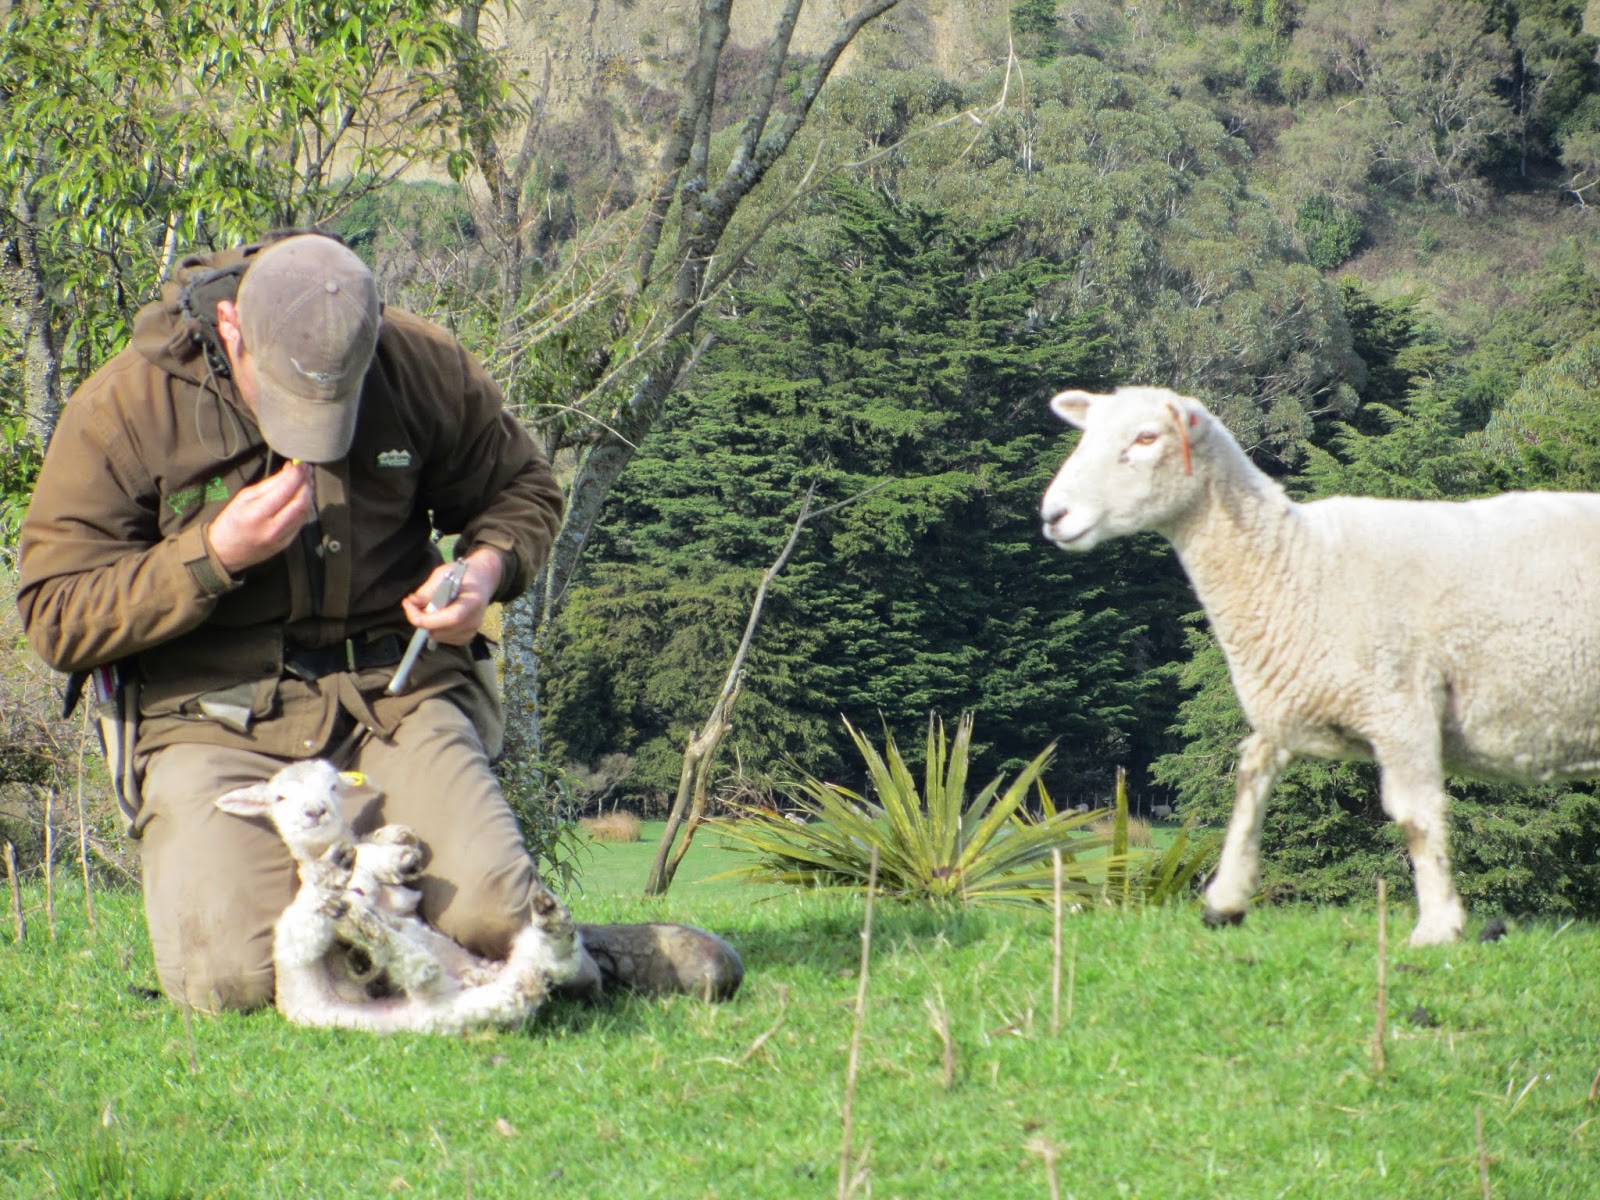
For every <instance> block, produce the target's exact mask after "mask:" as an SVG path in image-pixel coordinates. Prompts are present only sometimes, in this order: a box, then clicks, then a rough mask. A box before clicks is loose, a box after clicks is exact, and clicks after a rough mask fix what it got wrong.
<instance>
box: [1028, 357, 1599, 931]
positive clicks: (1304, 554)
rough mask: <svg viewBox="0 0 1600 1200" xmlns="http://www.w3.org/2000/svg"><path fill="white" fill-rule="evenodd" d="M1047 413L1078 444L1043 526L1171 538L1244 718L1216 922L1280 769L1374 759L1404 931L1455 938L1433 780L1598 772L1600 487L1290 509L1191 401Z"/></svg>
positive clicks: (1247, 882) (1085, 545)
mask: <svg viewBox="0 0 1600 1200" xmlns="http://www.w3.org/2000/svg"><path fill="white" fill-rule="evenodd" d="M1050 406H1051V408H1052V409H1053V410H1054V411H1055V413H1056V414H1057V415H1058V416H1060V417H1061V418H1062V419H1063V420H1065V421H1067V422H1068V423H1070V424H1072V425H1076V426H1077V427H1078V428H1080V429H1082V430H1083V437H1082V439H1081V440H1080V441H1079V443H1078V446H1077V448H1076V449H1075V450H1074V451H1073V452H1072V455H1071V456H1070V457H1069V458H1068V459H1067V461H1066V463H1065V464H1063V466H1062V467H1061V470H1060V471H1059V472H1058V473H1057V475H1056V477H1055V479H1054V480H1053V481H1052V482H1051V484H1050V487H1049V489H1048V490H1047V491H1046V492H1045V495H1044V502H1043V505H1042V515H1043V519H1044V533H1045V536H1046V537H1048V538H1049V539H1050V540H1051V541H1053V542H1055V543H1056V544H1057V545H1058V546H1061V547H1062V548H1064V549H1069V550H1088V549H1089V548H1091V547H1093V546H1096V545H1098V544H1099V543H1101V542H1103V541H1106V540H1107V539H1109V538H1114V537H1119V536H1121V535H1123V534H1128V533H1135V532H1138V531H1140V530H1154V531H1156V532H1158V533H1160V534H1162V535H1163V536H1164V537H1166V538H1167V540H1168V541H1170V542H1171V543H1172V545H1173V547H1174V548H1175V549H1176V550H1177V552H1178V557H1179V559H1180V560H1181V561H1182V563H1183V567H1184V570H1185V571H1187V572H1188V575H1189V580H1190V582H1191V583H1192V584H1193V585H1194V589H1195V592H1196V593H1197V594H1198V595H1199V597H1200V602H1201V603H1202V604H1203V605H1204V606H1205V610H1206V615H1207V616H1208V617H1209V619H1210V621H1211V626H1212V628H1213V629H1214V630H1215V632H1216V635H1217V639H1218V641H1219V642H1220V643H1221V645H1222V649H1223V652H1224V653H1225V654H1226V656H1227V660H1228V668H1229V672H1230V674H1231V677H1232V680H1233V686H1234V689H1235V690H1236V691H1237V692H1238V695H1239V701H1240V703H1241V705H1242V706H1243V708H1244V713H1245V716H1246V718H1247V719H1248V720H1249V722H1250V727H1251V729H1252V730H1253V732H1252V733H1251V734H1250V736H1249V737H1247V738H1246V739H1245V740H1244V742H1243V744H1242V745H1241V747H1240V759H1239V768H1238V794H1237V798H1236V800H1235V803H1234V810H1233V817H1232V819H1231V821H1230V822H1229V826H1228V834H1227V838H1226V840H1225V842H1224V844H1223V848H1222V857H1221V861H1220V862H1219V863H1218V865H1217V873H1216V876H1215V878H1214V879H1213V880H1212V881H1211V884H1210V886H1209V887H1208V888H1207V889H1206V920H1207V921H1208V922H1209V923H1212V924H1220V923H1234V922H1238V921H1240V920H1242V919H1243V916H1244V911H1245V907H1246V905H1247V904H1248V902H1249V900H1250V897H1251V895H1252V894H1253V893H1254V891H1255V889H1256V885H1257V883H1258V881H1259V874H1260V836H1261V819H1262V813H1263V806H1264V803H1265V801H1266V798H1267V794H1268V793H1269V792H1270V791H1271V789H1272V785H1273V783H1274V782H1275V781H1276V779H1277V777H1278V775H1279V773H1280V772H1281V771H1282V769H1283V768H1284V766H1285V765H1287V764H1288V762H1289V761H1290V760H1291V759H1292V758H1293V757H1294V756H1296V755H1312V756H1316V757H1321V758H1335V759H1351V758H1364V759H1371V760H1373V761H1375V762H1376V763H1377V764H1378V767H1379V770H1380V773H1381V777H1382V796H1383V807H1384V811H1385V812H1387V813H1388V814H1389V816H1390V817H1391V818H1392V819H1393V820H1394V821H1396V822H1397V823H1398V824H1399V825H1400V827H1401V829H1402V830H1404V832H1405V836H1406V843H1407V846H1408V847H1409V849H1410V852H1411V860H1412V864H1413V870H1414V873H1415V877H1416V886H1417V925H1416V928H1415V930H1414V931H1413V932H1412V934H1411V941H1412V944H1413V945H1428V944H1433V943H1440V942H1448V941H1451V940H1452V939H1454V938H1455V937H1457V936H1458V935H1459V934H1460V932H1461V928H1462V924H1463V922H1464V920H1465V914H1464V912H1463V910H1462V906H1461V900H1460V898H1459V897H1458V896H1457V894H1456V890H1455V886H1454V884H1453V882H1452V880H1451V878H1450V865H1449V857H1448V853H1447V850H1446V844H1445V843H1446V824H1445V805H1446V800H1447V796H1446V793H1445V790H1444V776H1445V774H1446V773H1447V772H1448V773H1455V774H1463V775H1472V776H1478V777H1484V778H1492V779H1509V780H1517V781H1545V780H1553V779H1576V778H1583V777H1589V776H1594V775H1596V774H1600V495H1586V494H1585V495H1578V494H1571V493H1554V492H1542V493H1513V494H1510V495H1504V496H1496V497H1492V498H1489V499H1484V500H1470V501H1465V502H1461V503H1448V502H1422V501H1407V500H1375V499H1364V498H1353V497H1336V498H1333V499H1328V500H1319V501H1316V502H1314V503H1309V504H1296V503H1293V502H1291V501H1290V500H1289V499H1288V498H1287V497H1286V496H1285V495H1284V494H1283V492H1282V490H1281V489H1280V488H1279V487H1278V486H1277V484H1275V483H1274V482H1273V481H1272V480H1270V479H1268V478H1267V476H1266V475H1264V474H1262V473H1261V472H1260V471H1259V470H1257V469H1256V467H1255V466H1254V465H1253V464H1252V463H1251V462H1250V460H1249V459H1248V458H1247V457H1246V455H1245V453H1244V451H1243V450H1241V449H1240V448H1239V445H1238V444H1237V443H1236V442H1235V441H1234V440H1233V438H1232V436H1231V435H1229V433H1228V431H1227V430H1226V429H1225V428H1224V427H1223V425H1222V423H1221V421H1219V420H1218V419H1217V418H1216V417H1214V416H1213V415H1212V414H1211V413H1209V412H1208V411H1206V409H1205V407H1204V406H1203V405H1202V404H1201V403H1200V402H1199V401H1197V400H1192V399H1189V398H1187V397H1183V396H1179V395H1176V394H1175V393H1173V392H1170V391H1167V390H1166V389H1163V388H1120V389H1118V390H1117V391H1116V393H1115V394H1114V395H1110V396H1102V395H1094V394H1090V393H1087V392H1075V391H1069V392H1062V393H1061V394H1060V395H1058V396H1056V397H1055V398H1054V399H1052V400H1051V402H1050Z"/></svg>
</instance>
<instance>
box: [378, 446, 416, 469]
mask: <svg viewBox="0 0 1600 1200" xmlns="http://www.w3.org/2000/svg"><path fill="white" fill-rule="evenodd" d="M378 465H379V466H380V467H389V468H391V469H394V468H403V467H409V466H410V465H411V451H409V450H384V451H382V452H381V453H380V454H379V455H378Z"/></svg>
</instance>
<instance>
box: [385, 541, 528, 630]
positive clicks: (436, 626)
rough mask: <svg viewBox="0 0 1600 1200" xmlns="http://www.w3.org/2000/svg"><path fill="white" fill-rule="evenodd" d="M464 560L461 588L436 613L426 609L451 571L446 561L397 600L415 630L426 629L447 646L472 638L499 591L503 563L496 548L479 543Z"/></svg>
mask: <svg viewBox="0 0 1600 1200" xmlns="http://www.w3.org/2000/svg"><path fill="white" fill-rule="evenodd" d="M466 563H467V573H466V574H465V575H463V576H462V577H461V590H460V591H459V592H457V593H456V598H455V599H454V600H453V601H451V602H450V603H449V604H447V605H446V606H445V607H444V608H441V609H439V611H438V612H428V611H427V609H428V601H429V600H430V599H431V598H432V596H433V591H434V589H435V588H437V587H438V586H439V583H440V581H441V580H443V579H444V577H445V574H446V573H447V572H448V571H449V570H450V564H448V563H441V564H440V565H439V566H437V567H435V568H434V571H433V574H431V575H429V576H428V578H427V579H426V580H424V581H423V584H422V586H421V587H419V588H418V589H417V590H416V591H414V592H412V593H411V594H410V595H409V596H407V597H406V598H405V599H403V600H402V601H401V602H400V603H401V605H402V606H403V607H404V608H405V611H406V620H408V621H410V622H411V623H412V624H413V625H414V626H416V627H417V628H418V629H426V630H427V631H428V633H429V634H430V635H432V637H433V638H434V640H435V641H440V642H443V643H445V644H446V645H448V646H465V645H466V644H467V643H468V642H470V641H471V640H472V637H473V635H474V634H475V633H477V632H478V629H479V627H480V626H481V625H482V624H483V617H484V614H485V613H486V612H488V611H489V605H490V604H491V603H492V602H493V600H494V595H495V593H496V592H498V591H499V590H500V575H501V572H502V570H503V569H504V563H503V561H502V560H501V558H500V552H499V551H498V550H495V549H492V548H491V547H488V546H480V547H478V549H476V550H474V551H473V552H472V553H471V554H469V555H467V557H466Z"/></svg>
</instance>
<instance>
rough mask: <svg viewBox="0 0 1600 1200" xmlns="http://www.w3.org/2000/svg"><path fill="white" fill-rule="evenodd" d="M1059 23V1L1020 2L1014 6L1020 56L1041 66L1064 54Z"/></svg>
mask: <svg viewBox="0 0 1600 1200" xmlns="http://www.w3.org/2000/svg"><path fill="white" fill-rule="evenodd" d="M1059 20H1060V16H1059V14H1058V12H1057V11H1056V0H1017V3H1015V4H1013V5H1012V6H1011V30H1012V32H1013V33H1014V34H1015V35H1016V38H1017V41H1018V43H1019V45H1018V52H1019V53H1021V54H1022V55H1024V56H1025V57H1027V58H1031V59H1034V60H1036V61H1038V62H1046V61H1048V60H1050V59H1052V58H1054V57H1055V56H1056V55H1057V54H1059V53H1061V30H1060V28H1059V27H1058V25H1057V21H1059Z"/></svg>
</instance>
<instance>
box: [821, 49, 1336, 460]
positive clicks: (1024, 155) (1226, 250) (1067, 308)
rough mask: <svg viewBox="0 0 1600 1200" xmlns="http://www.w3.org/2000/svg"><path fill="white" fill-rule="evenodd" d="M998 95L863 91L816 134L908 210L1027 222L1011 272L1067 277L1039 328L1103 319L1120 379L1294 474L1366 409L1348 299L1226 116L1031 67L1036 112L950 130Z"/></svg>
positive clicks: (995, 116) (1089, 69)
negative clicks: (1028, 265) (1279, 211)
mask: <svg viewBox="0 0 1600 1200" xmlns="http://www.w3.org/2000/svg"><path fill="white" fill-rule="evenodd" d="M1024 85H1025V86H1024ZM993 86H994V84H993V81H988V80H986V81H981V82H980V83H978V84H976V85H973V86H972V87H971V88H964V87H954V86H951V85H949V84H947V83H938V82H936V81H934V80H932V79H930V78H929V77H928V75H927V74H926V73H921V72H906V73H903V74H889V73H882V74H878V75H875V76H873V77H872V78H870V79H868V78H857V77H854V76H852V77H847V78H845V79H843V80H841V81H840V83H839V86H838V87H837V88H836V89H835V90H834V92H833V94H832V103H830V105H829V109H828V112H827V114H826V116H825V118H824V119H823V120H822V121H820V122H819V123H818V124H817V126H816V128H814V129H813V130H812V131H811V134H810V136H815V137H816V138H818V139H826V143H827V145H828V146H835V145H837V146H840V147H842V149H841V151H840V152H841V153H850V154H854V155H859V156H860V157H863V158H870V167H869V168H868V169H869V170H870V173H871V177H872V178H874V179H876V180H877V181H878V182H879V183H880V185H881V186H883V187H884V188H885V189H886V190H888V191H890V192H892V193H893V194H895V195H897V196H900V197H903V198H904V199H906V200H908V201H913V202H915V203H918V204H920V205H923V206H925V207H928V208H930V209H933V210H936V211H941V212H946V213H949V214H952V215H959V217H960V218H961V219H962V220H964V221H966V222H968V223H969V224H972V225H981V224H984V223H986V222H992V221H995V220H1000V219H1005V220H1008V221H1011V222H1012V223H1013V226H1014V233H1013V234H1012V236H1011V237H1010V239H1009V240H1008V242H1007V243H1006V244H1005V246H1004V247H1003V248H997V251H996V253H997V254H999V255H1001V256H1002V258H1003V260H1004V261H1008V262H1014V261H1021V260H1023V259H1026V258H1032V257H1040V256H1042V257H1045V258H1048V259H1050V260H1052V261H1056V262H1059V263H1061V264H1062V265H1063V267H1065V268H1067V269H1065V270H1063V271H1061V272H1059V273H1058V274H1056V275H1055V276H1054V277H1053V278H1052V279H1051V281H1050V282H1049V284H1048V286H1046V287H1045V288H1043V289H1041V291H1040V294H1039V297H1038V308H1039V310H1040V312H1041V313H1044V314H1053V313H1062V314H1066V315H1082V314H1085V313H1089V312H1094V313H1097V314H1100V315H1099V321H1100V325H1101V328H1103V329H1104V331H1105V335H1106V337H1107V340H1108V345H1109V349H1110V352H1111V355H1112V357H1113V359H1114V361H1116V363H1117V365H1118V374H1119V376H1120V377H1121V378H1122V379H1125V380H1128V381H1131V382H1150V381H1160V382H1161V383H1163V384H1168V385H1170V386H1173V387H1176V388H1178V389H1180V390H1183V391H1186V392H1189V393H1191V394H1195V395H1203V396H1206V397H1207V398H1208V399H1210V400H1211V401H1212V402H1213V403H1214V404H1215V405H1217V406H1218V407H1219V408H1220V409H1221V410H1222V411H1223V413H1224V414H1225V415H1226V417H1227V420H1228V422H1229V424H1230V426H1231V427H1232V428H1233V429H1235V431H1236V432H1238V433H1239V435H1240V436H1241V437H1242V438H1243V439H1244V440H1245V442H1246V444H1249V445H1259V446H1261V447H1262V449H1263V451H1264V453H1265V454H1266V455H1268V456H1278V457H1281V458H1282V459H1284V460H1285V461H1293V459H1294V458H1295V457H1296V455H1297V454H1298V453H1299V447H1300V444H1301V443H1302V442H1303V441H1304V439H1305V438H1307V437H1308V436H1309V434H1310V433H1311V427H1312V414H1313V413H1316V412H1320V411H1324V410H1328V409H1334V410H1338V411H1344V410H1347V409H1349V408H1350V407H1351V406H1352V405H1353V404H1354V399H1355V393H1354V390H1353V384H1355V383H1357V382H1359V371H1360V363H1359V361H1358V360H1356V359H1355V358H1354V357H1353V356H1352V355H1351V352H1350V340H1349V331H1348V329H1347V328H1346V327H1345V324H1344V321H1343V319H1342V313H1341V310H1340V304H1339V296H1338V290H1337V288H1336V286H1335V285H1334V284H1333V283H1332V282H1331V281H1329V280H1327V279H1325V278H1324V277H1323V276H1322V275H1321V273H1320V272H1318V271H1317V270H1316V269H1315V268H1314V267H1312V266H1311V265H1310V264H1308V263H1307V262H1306V261H1305V259H1304V256H1303V254H1302V253H1301V251H1300V250H1299V249H1298V247H1297V246H1296V244H1295V239H1294V236H1293V233H1292V231H1291V230H1290V229H1289V228H1288V227H1286V226H1285V225H1284V224H1283V223H1282V222H1281V221H1280V220H1279V218H1278V217H1277V215H1276V214H1275V213H1274V212H1273V211H1272V209H1271V207H1270V206H1269V205H1268V203H1267V202H1266V200H1265V199H1264V198H1263V197H1262V196H1261V195H1260V194H1259V193H1258V192H1255V191H1252V190H1251V188H1250V187H1249V186H1248V184H1247V181H1246V172H1245V168H1246V164H1247V161H1248V157H1249V155H1248V150H1247V148H1246V147H1245V145H1244V143H1243V142H1241V141H1239V140H1238V139H1236V138H1234V137H1231V136H1230V135H1229V134H1228V132H1227V131H1226V130H1225V129H1224V128H1223V126H1222V125H1221V124H1219V123H1218V121H1217V120H1216V118H1215V117H1214V116H1212V115H1211V113H1209V112H1208V111H1207V110H1206V109H1205V108H1204V107H1203V106H1201V105H1199V104H1196V103H1193V102H1190V101H1187V100H1174V99H1173V98H1172V96H1171V95H1170V94H1169V93H1168V92H1167V91H1166V90H1164V89H1162V88H1159V87H1156V86H1153V85H1152V84H1151V83H1150V82H1149V81H1147V80H1145V79H1143V78H1141V77H1140V76H1139V75H1137V74H1135V73H1133V72H1131V71H1119V70H1117V69H1115V68H1114V67H1112V66H1109V65H1107V64H1106V63H1103V62H1100V61H1097V60H1095V59H1092V58H1088V57H1085V56H1082V55H1065V56H1062V57H1061V58H1059V59H1057V60H1056V61H1054V62H1052V63H1049V64H1047V65H1044V66H1037V67H1028V68H1026V69H1025V70H1024V79H1023V83H1022V84H1019V85H1016V86H1017V90H1018V91H1021V92H1024V93H1025V95H1026V97H1027V103H1026V104H1025V105H1020V104H1019V105H1017V106H1015V107H1008V108H1006V109H1005V110H1003V111H999V112H993V113H989V114H987V115H986V117H985V119H984V122H983V124H982V126H981V127H974V126H973V125H972V123H971V122H970V121H968V122H964V123H963V122H957V121H952V120H951V118H952V117H955V116H956V115H958V114H960V113H961V112H963V111H964V110H965V109H967V108H969V107H970V106H971V104H972V99H973V96H974V95H975V94H984V93H986V92H987V90H988V89H990V88H992V87H993ZM941 122H943V123H941ZM901 139H908V140H906V141H905V144H904V145H901V146H900V147H899V148H898V149H897V150H896V152H895V153H894V154H889V155H879V154H876V153H875V152H876V150H877V149H878V148H879V147H882V146H884V145H886V144H893V143H897V142H899V141H900V140H901ZM798 236H802V237H803V236H805V232H804V229H802V231H801V232H800V234H799V235H798Z"/></svg>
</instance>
